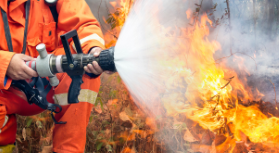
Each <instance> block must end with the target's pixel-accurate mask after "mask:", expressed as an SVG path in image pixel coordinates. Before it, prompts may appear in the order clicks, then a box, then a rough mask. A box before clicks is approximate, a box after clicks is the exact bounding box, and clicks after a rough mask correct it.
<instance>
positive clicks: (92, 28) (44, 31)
mask: <svg viewBox="0 0 279 153" xmlns="http://www.w3.org/2000/svg"><path fill="white" fill-rule="evenodd" d="M7 1H8V0H1V1H0V7H1V8H2V9H3V10H4V11H5V12H6V13H7V15H8V21H9V27H10V32H11V37H12V43H13V50H14V52H9V51H8V46H7V42H6V39H5V32H4V23H3V19H2V15H1V16H0V36H1V39H0V61H1V66H0V89H2V90H1V91H2V92H0V145H7V144H11V143H13V142H14V141H15V135H16V119H15V117H14V114H19V115H34V114H37V113H40V112H42V111H43V110H41V109H40V108H38V107H37V106H34V105H32V106H30V105H29V104H28V103H27V102H26V101H25V100H24V99H22V98H21V97H22V95H20V94H22V93H21V92H18V91H15V90H14V89H13V88H12V87H10V85H11V81H12V80H11V79H10V78H9V79H8V81H6V83H4V81H5V77H6V71H7V69H8V66H9V63H10V61H11V59H12V57H13V55H14V54H15V53H20V52H21V51H22V46H23V37H24V28H25V2H26V1H27V0H15V1H12V2H11V3H10V5H9V6H8V5H7ZM56 10H57V12H58V14H59V16H58V22H57V23H56V22H55V21H54V19H53V16H52V14H51V11H50V9H49V7H48V6H47V5H46V4H45V2H44V0H31V5H30V15H29V26H28V32H27V42H26V43H27V45H26V46H27V48H26V55H30V56H32V57H37V56H38V55H39V54H38V52H37V50H36V45H38V44H39V43H44V44H46V47H47V51H48V52H49V53H50V54H55V55H61V54H65V53H64V49H63V45H62V43H61V40H60V35H62V34H64V33H66V32H68V31H70V30H73V29H76V30H77V32H78V35H79V38H80V42H81V47H82V50H83V52H84V53H88V51H89V50H90V49H91V48H92V47H96V46H98V47H101V48H103V49H104V40H103V35H102V31H101V29H100V26H99V23H98V21H97V20H96V19H95V17H94V16H93V14H92V13H91V11H90V8H89V7H88V5H87V3H86V2H85V1H84V0H58V3H57V5H56ZM70 46H71V51H72V53H75V49H74V47H73V42H71V43H70ZM57 77H58V79H59V80H60V84H59V85H58V87H56V88H55V89H54V90H53V91H51V92H50V93H49V94H48V101H50V102H53V103H54V102H56V103H58V104H60V105H62V106H63V111H62V112H61V113H59V114H56V116H55V118H56V119H57V120H60V121H67V124H64V125H56V126H55V128H54V134H53V150H54V151H55V152H63V153H64V152H75V153H79V152H80V153H83V152H84V147H85V142H86V126H87V124H88V120H89V116H90V111H91V109H92V107H93V103H94V101H95V100H96V96H97V93H98V90H99V86H100V79H99V78H95V79H93V78H90V77H89V76H87V75H84V77H83V81H84V83H83V84H82V86H81V88H82V90H81V94H80V96H79V101H80V103H78V104H73V105H67V93H68V89H69V85H70V83H71V79H70V78H69V76H68V75H67V74H65V73H62V74H58V76H57Z"/></svg>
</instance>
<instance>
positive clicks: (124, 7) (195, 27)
mask: <svg viewBox="0 0 279 153" xmlns="http://www.w3.org/2000/svg"><path fill="white" fill-rule="evenodd" d="M132 3H133V1H127V0H126V1H125V0H121V1H120V3H119V4H120V6H121V7H120V8H119V9H118V13H112V14H111V17H112V18H113V19H114V20H115V22H114V23H112V29H114V28H113V24H116V27H117V28H116V29H114V30H115V31H116V36H117V34H118V33H119V32H120V29H121V28H122V27H123V25H124V22H125V19H126V17H127V15H128V13H129V10H130V8H131V4H132ZM111 5H113V6H114V7H117V4H116V3H111ZM119 12H120V13H119ZM192 13H193V12H192V11H191V10H188V11H186V14H187V18H188V19H189V21H190V22H191V23H190V25H192V26H190V27H187V28H185V29H182V35H183V37H186V38H185V39H178V38H177V37H168V38H163V40H162V41H166V40H167V41H172V42H174V44H176V46H175V45H174V46H172V47H173V48H172V49H173V50H179V54H180V56H179V57H175V58H173V59H169V60H165V61H163V62H162V63H161V64H162V67H168V69H169V71H175V75H173V76H172V77H170V78H169V79H168V80H166V82H165V85H166V89H168V90H170V91H169V93H168V95H167V96H164V97H162V99H161V101H162V102H163V105H164V107H165V109H166V111H167V114H168V115H169V116H173V117H177V116H178V115H179V114H183V115H185V116H186V117H187V118H188V119H191V120H192V121H194V122H196V123H198V124H199V125H200V126H201V127H202V128H204V129H208V130H210V131H212V132H213V133H215V134H216V135H217V134H222V135H225V136H226V139H225V141H224V142H223V143H222V144H219V145H218V146H216V150H218V151H220V150H223V151H224V150H227V148H230V150H231V151H232V150H233V148H234V147H235V146H237V144H236V142H237V141H247V140H244V139H245V138H247V137H248V139H249V140H250V141H251V142H254V143H263V144H264V143H273V144H277V143H279V130H278V129H279V119H278V118H276V117H271V118H268V117H267V116H266V115H264V114H263V113H262V111H261V110H260V109H259V108H258V106H256V105H252V106H249V107H246V106H244V105H248V104H249V103H250V102H252V101H259V100H261V98H262V97H263V96H264V95H263V94H262V93H260V92H259V91H258V89H251V88H250V87H249V86H248V85H247V79H246V78H243V77H240V76H239V75H238V74H239V73H236V72H235V71H234V70H232V69H230V68H227V67H226V66H225V64H222V63H216V61H215V59H214V57H213V55H214V54H215V53H216V51H221V50H222V48H221V45H220V43H219V42H217V41H216V40H210V39H209V38H208V36H209V34H210V30H209V27H210V26H212V24H213V23H212V21H211V20H210V19H209V18H208V17H207V15H206V14H204V15H202V16H201V19H200V21H199V20H196V19H193V18H191V14H192ZM156 22H158V21H157V19H154V24H158V27H160V25H159V23H156ZM156 30H158V31H160V32H164V33H168V32H170V30H171V28H166V27H161V29H160V28H158V29H156ZM111 35H112V34H111V33H110V32H108V33H106V35H105V37H106V39H107V40H108V39H109V40H111V37H110V38H109V36H111ZM115 42H116V40H112V41H111V42H109V43H108V44H109V45H108V46H107V47H110V46H112V45H114V44H115ZM162 46H163V43H162ZM162 56H164V55H162ZM254 56H255V55H254ZM234 58H235V59H236V61H237V62H236V63H237V64H238V65H239V67H242V63H243V59H242V58H241V57H237V56H234ZM242 70H243V72H241V73H242V74H243V75H250V74H249V71H248V70H246V69H242ZM180 78H183V79H182V80H180ZM182 82H185V83H186V85H183V83H182ZM174 88H179V89H181V88H186V89H187V90H186V92H185V93H178V92H177V91H176V90H174V92H172V91H171V90H172V89H174ZM276 109H277V107H276ZM146 124H147V125H149V126H150V127H151V130H145V131H143V130H138V129H137V130H132V131H130V132H124V133H121V136H120V137H122V138H124V139H125V140H127V141H129V140H134V139H135V136H136V135H138V136H139V137H141V138H144V137H146V136H147V135H151V134H153V133H155V132H158V131H159V130H160V129H158V128H157V127H156V125H155V120H154V119H153V118H147V119H146ZM224 129H225V130H224ZM190 133H191V132H190V131H189V130H188V129H186V132H185V138H184V140H185V141H186V140H188V139H189V138H187V137H186V136H187V135H189V134H190ZM243 135H244V136H243ZM191 139H192V138H191ZM194 140H195V141H198V140H196V139H194ZM214 143H215V142H214ZM213 148H214V149H215V146H214V147H213ZM123 152H131V150H129V148H125V149H124V151H123ZM215 152H216V151H215ZM221 152H222V151H221Z"/></svg>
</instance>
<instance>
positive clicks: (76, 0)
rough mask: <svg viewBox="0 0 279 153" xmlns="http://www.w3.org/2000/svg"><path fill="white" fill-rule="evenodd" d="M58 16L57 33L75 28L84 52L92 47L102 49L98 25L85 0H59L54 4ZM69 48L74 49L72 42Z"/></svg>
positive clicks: (102, 43)
mask: <svg viewBox="0 0 279 153" xmlns="http://www.w3.org/2000/svg"><path fill="white" fill-rule="evenodd" d="M56 9H57V12H58V14H59V16H58V23H57V30H58V34H59V35H60V34H64V33H65V32H68V31H70V30H73V29H76V30H77V33H78V36H79V39H80V43H81V47H82V50H83V52H84V53H89V51H90V50H91V49H92V48H93V47H100V48H102V49H104V45H105V42H104V39H103V34H102V31H101V28H100V25H99V23H98V21H97V20H96V18H95V17H94V15H93V14H92V13H91V10H90V8H89V6H88V5H87V3H86V2H85V0H71V1H69V0H59V1H58V3H57V5H56ZM71 48H72V49H75V47H74V46H73V43H71Z"/></svg>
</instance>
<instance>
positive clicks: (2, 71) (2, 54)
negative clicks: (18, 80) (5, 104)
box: [0, 51, 15, 89]
mask: <svg viewBox="0 0 279 153" xmlns="http://www.w3.org/2000/svg"><path fill="white" fill-rule="evenodd" d="M14 54H15V53H13V52H8V51H0V61H1V66H0V89H8V88H9V87H10V85H11V82H12V79H10V78H8V77H6V73H7V69H8V67H9V64H10V61H11V59H12V57H13V56H14Z"/></svg>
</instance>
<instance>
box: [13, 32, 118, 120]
mask: <svg viewBox="0 0 279 153" xmlns="http://www.w3.org/2000/svg"><path fill="white" fill-rule="evenodd" d="M60 38H61V41H62V44H63V47H64V50H65V54H66V55H58V56H55V55H53V54H48V53H47V51H46V47H45V44H39V45H37V46H36V49H37V51H38V52H39V56H38V57H37V58H36V60H35V61H29V62H26V65H28V66H29V67H30V68H32V69H33V70H35V71H36V72H37V73H38V75H39V78H46V77H48V78H49V84H48V86H47V87H46V88H43V89H41V90H39V89H37V88H34V85H35V82H40V81H38V78H35V79H33V81H32V82H31V83H27V82H26V81H25V80H19V81H15V80H13V81H12V86H14V87H17V88H18V89H20V90H21V91H22V92H24V93H25V95H26V97H27V100H28V103H29V104H36V105H38V106H39V107H41V108H42V109H45V110H49V111H51V116H52V118H53V120H54V122H55V123H56V124H64V123H65V122H57V121H56V120H55V119H54V117H53V113H59V112H61V111H62V108H61V106H59V105H57V104H51V103H49V102H48V101H47V100H46V92H44V90H48V91H49V90H50V89H51V88H52V87H55V86H57V85H58V84H59V80H58V79H57V77H56V74H57V73H67V74H68V75H69V77H70V78H71V79H72V82H71V85H70V88H69V91H68V103H69V104H74V103H78V102H79V100H78V95H79V93H80V90H81V88H80V86H81V84H82V83H83V81H82V76H83V75H84V74H85V71H84V66H86V65H88V64H90V63H92V62H93V61H97V62H98V64H99V65H100V67H101V68H102V69H103V70H108V71H113V72H116V68H115V64H114V47H112V48H109V49H107V50H103V51H102V52H101V53H100V55H99V57H95V56H94V55H92V54H84V53H83V52H82V49H81V45H80V41H79V38H78V35H77V31H76V30H72V31H70V32H68V33H66V34H64V35H61V36H60ZM70 38H72V40H73V41H74V45H75V48H76V52H77V54H71V50H70V46H69V42H68V40H69V39H70ZM41 82H42V81H41ZM37 84H38V83H37ZM41 84H42V83H41ZM37 86H43V85H37ZM57 109H58V111H57Z"/></svg>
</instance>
